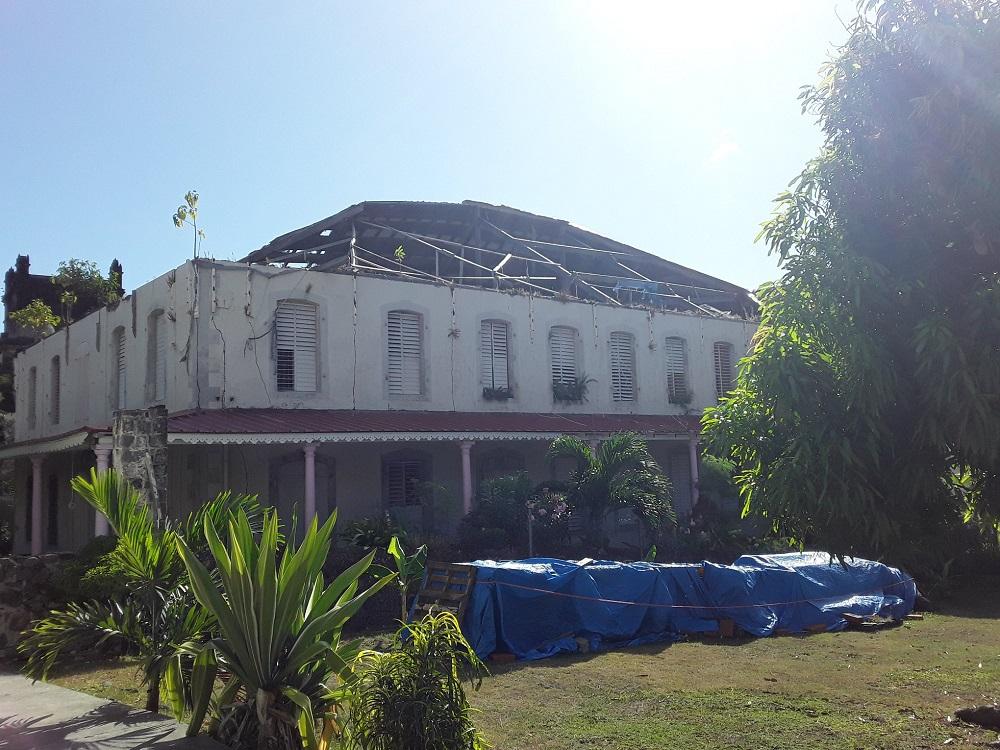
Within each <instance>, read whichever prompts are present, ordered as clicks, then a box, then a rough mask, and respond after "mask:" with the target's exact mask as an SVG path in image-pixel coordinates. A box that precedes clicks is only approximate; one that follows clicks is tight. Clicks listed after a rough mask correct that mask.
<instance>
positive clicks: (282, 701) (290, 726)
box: [177, 509, 394, 750]
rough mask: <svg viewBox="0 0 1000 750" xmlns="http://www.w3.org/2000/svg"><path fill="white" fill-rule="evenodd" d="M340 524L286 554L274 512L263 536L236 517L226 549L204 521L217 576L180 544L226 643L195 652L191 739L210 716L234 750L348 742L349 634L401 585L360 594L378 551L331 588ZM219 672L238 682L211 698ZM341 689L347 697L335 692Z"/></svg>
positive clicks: (385, 580)
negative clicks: (383, 593) (343, 722)
mask: <svg viewBox="0 0 1000 750" xmlns="http://www.w3.org/2000/svg"><path fill="white" fill-rule="evenodd" d="M335 523H336V512H334V513H333V514H332V515H331V516H330V518H329V519H327V521H326V522H325V523H324V524H323V525H322V526H318V525H317V521H316V519H313V521H312V523H311V524H310V525H309V528H308V529H307V530H306V533H305V536H304V537H303V539H302V542H301V543H300V544H297V545H296V544H295V543H294V542H292V543H289V544H288V545H285V546H282V545H281V542H280V537H279V534H278V519H277V515H276V514H275V513H274V511H273V510H271V509H269V510H268V511H267V512H266V513H265V516H264V522H263V528H262V530H261V532H260V534H259V536H258V535H255V533H254V529H253V525H252V523H251V519H250V518H249V517H248V516H247V514H246V513H245V512H244V511H242V510H238V511H237V512H236V513H235V514H232V515H231V517H230V518H229V520H228V523H227V526H228V539H229V541H228V548H227V545H226V544H225V543H224V542H223V540H222V538H220V536H219V532H218V530H217V529H216V519H214V518H213V517H212V516H211V515H206V516H205V517H204V518H203V524H204V525H203V529H204V539H205V543H206V545H207V547H208V548H209V550H210V553H211V557H212V562H213V563H214V565H215V572H214V574H213V572H212V571H210V570H209V568H208V566H206V565H205V564H204V563H203V562H202V561H201V560H200V559H199V556H198V554H197V553H196V551H195V549H194V548H193V547H192V546H191V545H189V544H188V543H187V542H186V540H184V539H181V538H178V539H177V549H178V551H179V554H180V555H181V557H182V558H183V561H184V565H185V567H186V568H187V571H188V574H189V576H190V580H191V586H192V588H193V590H194V594H195V596H196V597H197V600H198V602H199V603H200V604H201V605H202V607H204V609H205V610H206V611H208V612H210V613H211V614H212V616H213V617H214V618H215V619H216V621H217V622H218V630H219V633H220V636H219V637H216V638H211V639H209V640H205V641H203V642H201V643H199V644H195V645H191V646H190V647H189V648H188V649H187V650H188V652H189V653H191V654H192V655H193V656H194V668H193V670H192V679H191V693H192V695H191V697H192V704H193V710H192V715H191V721H190V723H189V726H188V733H189V734H192V735H193V734H197V733H198V731H200V729H201V725H202V722H203V720H204V718H205V715H206V713H207V712H208V711H209V710H210V708H211V709H212V712H213V716H212V723H211V732H212V733H213V734H214V735H215V736H216V737H218V738H219V739H221V740H222V741H223V742H226V743H227V744H229V745H230V746H231V747H255V746H257V747H276V748H296V749H298V748H301V747H302V746H303V745H305V747H306V748H309V750H313V749H314V748H318V747H319V746H320V742H321V740H322V741H323V743H324V744H325V743H326V742H328V740H329V739H330V737H332V736H334V735H335V734H338V733H339V732H340V723H339V722H338V720H337V715H336V711H337V706H338V705H339V704H340V703H341V702H342V701H343V699H344V696H345V692H344V688H343V684H342V683H344V682H346V681H347V680H348V679H349V678H350V662H351V661H352V660H353V658H354V656H355V655H356V653H357V646H356V645H355V644H343V643H341V631H342V629H343V627H344V623H346V622H347V621H348V620H349V619H350V618H351V617H352V616H353V615H354V614H355V613H356V612H357V611H358V609H360V607H361V605H362V604H364V603H365V601H367V600H368V598H369V597H371V596H372V595H373V594H375V593H376V592H377V591H378V590H379V589H381V588H382V587H383V586H385V585H387V584H389V583H391V582H392V580H393V577H394V576H392V575H387V576H383V577H382V578H380V579H379V580H378V581H376V582H375V583H374V584H373V585H372V586H370V587H369V588H367V589H365V590H364V591H363V592H361V593H358V579H359V578H360V576H361V575H362V574H363V573H365V571H366V570H368V568H369V566H370V565H371V562H372V558H373V557H374V555H375V553H374V551H372V552H370V553H368V555H366V556H365V557H363V558H362V559H361V560H359V561H358V562H357V563H355V564H354V565H352V566H350V567H349V568H347V569H346V570H344V571H343V572H342V573H341V574H340V575H338V576H337V577H336V578H335V579H334V580H333V581H332V582H331V583H329V584H327V583H326V582H325V580H324V577H323V572H322V571H323V564H324V562H325V561H326V558H327V555H328V554H329V552H330V546H331V544H332V540H333V529H334V524H335ZM220 670H222V671H224V672H227V673H228V674H229V675H230V676H229V677H228V679H226V682H225V686H224V687H223V688H222V690H221V691H220V693H219V694H218V695H217V696H214V697H213V686H214V684H215V680H216V677H217V676H218V675H219V673H220ZM338 680H339V681H340V682H341V685H340V687H334V688H330V687H328V686H327V685H328V683H330V682H336V681H338ZM213 706H214V708H212V707H213ZM319 724H322V729H321V730H320V731H319V732H317V726H318V725H319Z"/></svg>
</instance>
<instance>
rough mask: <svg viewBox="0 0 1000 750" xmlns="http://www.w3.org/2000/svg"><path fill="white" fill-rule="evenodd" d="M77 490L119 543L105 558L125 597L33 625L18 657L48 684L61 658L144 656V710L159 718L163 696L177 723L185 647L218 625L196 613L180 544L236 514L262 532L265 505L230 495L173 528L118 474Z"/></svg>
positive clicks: (79, 480)
mask: <svg viewBox="0 0 1000 750" xmlns="http://www.w3.org/2000/svg"><path fill="white" fill-rule="evenodd" d="M72 486H73V489H74V490H75V491H76V492H77V494H79V495H80V496H81V497H82V498H83V499H84V500H85V501H86V502H88V503H89V504H90V505H91V506H93V507H94V509H95V510H96V511H97V512H99V513H102V514H104V515H105V516H106V517H107V519H108V523H109V525H110V527H111V529H112V530H113V531H114V532H115V534H116V535H117V536H118V541H117V544H116V546H115V547H114V549H113V550H112V551H111V552H110V553H108V555H106V556H105V557H102V558H101V559H102V560H104V561H105V563H106V564H107V565H108V566H110V567H112V568H113V569H114V570H115V571H118V572H119V573H120V575H121V585H122V588H123V593H121V594H116V595H112V596H110V597H101V598H100V599H95V600H92V601H77V602H71V603H70V604H68V605H67V606H66V607H65V608H61V609H58V610H54V611H53V612H51V613H50V614H49V616H48V617H45V618H43V619H41V620H39V621H37V622H35V623H33V624H32V627H31V629H30V630H29V631H27V634H26V636H25V638H24V639H23V640H22V641H21V642H20V644H18V651H19V652H20V653H21V654H23V655H24V656H25V657H27V662H26V664H25V667H24V671H25V673H26V674H28V675H29V676H30V677H33V678H35V679H44V678H45V677H46V676H47V675H48V673H49V671H50V670H51V669H52V667H53V666H55V664H56V663H57V662H58V661H59V660H61V659H62V658H63V656H64V655H71V654H79V653H90V652H93V651H95V650H98V649H100V648H101V647H104V646H113V647H114V648H116V649H118V650H119V652H124V653H129V654H133V655H135V656H138V657H139V662H140V671H141V673H142V679H143V683H144V684H145V685H146V709H147V710H149V711H159V709H160V694H161V689H165V692H166V697H167V700H168V701H169V703H170V706H171V709H172V710H173V712H174V714H175V715H178V716H179V715H181V714H182V713H183V712H184V710H185V707H186V705H187V703H188V697H189V696H188V691H187V688H186V685H185V683H186V681H187V680H186V676H185V675H186V674H187V673H188V672H189V670H190V666H191V663H190V662H191V660H190V658H189V657H187V656H185V644H186V643H187V642H188V641H190V640H191V639H195V638H198V637H200V636H202V635H203V634H205V633H207V632H210V631H211V630H212V629H213V628H214V619H213V617H212V614H211V613H210V612H207V611H205V610H204V609H202V608H201V607H198V606H196V603H195V600H194V598H193V596H192V594H191V591H190V589H189V587H188V585H187V573H186V571H185V570H184V565H183V563H182V561H181V558H180V556H179V555H178V552H177V540H178V539H179V538H180V537H182V536H183V535H184V534H185V533H186V532H185V529H190V528H194V527H197V526H198V525H199V524H200V523H202V521H203V520H204V519H212V518H219V517H224V516H227V515H229V514H231V513H232V512H233V511H234V510H236V509H239V510H240V512H241V513H242V514H243V515H244V516H245V517H247V518H248V519H252V524H253V526H254V527H259V524H260V519H259V516H260V505H259V503H258V502H257V499H256V497H254V496H245V495H232V494H231V493H228V492H225V493H222V494H220V495H219V496H218V497H216V498H215V499H214V500H211V501H210V502H208V503H206V504H205V505H203V506H201V507H200V508H198V509H197V510H196V511H194V512H193V513H192V514H191V515H190V516H188V518H187V519H186V520H185V521H184V522H183V523H181V524H179V525H174V524H172V523H171V522H170V521H169V520H167V519H157V518H155V517H154V516H153V514H152V512H151V511H150V509H149V506H148V505H146V503H145V501H144V500H143V498H142V496H141V495H140V494H139V492H138V491H137V490H136V489H135V488H134V487H133V486H132V485H131V484H130V483H129V482H128V481H127V480H126V479H125V478H124V477H122V476H121V475H120V474H118V473H117V472H115V471H106V472H102V473H100V474H98V473H97V472H95V471H93V470H91V472H90V479H89V480H87V479H84V477H82V476H80V477H76V478H74V479H73V481H72ZM195 546H196V548H198V549H199V550H200V549H202V546H201V545H198V544H196V545H195Z"/></svg>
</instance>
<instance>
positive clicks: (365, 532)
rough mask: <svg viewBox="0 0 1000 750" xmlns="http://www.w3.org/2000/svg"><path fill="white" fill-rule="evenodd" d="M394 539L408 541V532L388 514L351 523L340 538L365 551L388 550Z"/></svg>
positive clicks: (341, 533)
mask: <svg viewBox="0 0 1000 750" xmlns="http://www.w3.org/2000/svg"><path fill="white" fill-rule="evenodd" d="M393 537H399V539H400V540H401V541H404V542H405V541H406V531H405V530H404V529H403V527H402V526H400V525H399V524H398V523H397V522H396V520H395V519H394V518H393V517H392V516H390V515H389V514H388V513H386V514H385V515H382V516H379V517H378V518H362V519H360V520H358V521H351V522H350V523H349V524H347V525H346V526H345V527H344V530H343V531H342V532H340V538H341V539H343V540H344V541H346V542H348V543H350V544H353V545H354V546H355V547H359V548H361V549H363V550H365V551H368V550H373V549H388V548H389V543H390V542H391V541H392V539H393Z"/></svg>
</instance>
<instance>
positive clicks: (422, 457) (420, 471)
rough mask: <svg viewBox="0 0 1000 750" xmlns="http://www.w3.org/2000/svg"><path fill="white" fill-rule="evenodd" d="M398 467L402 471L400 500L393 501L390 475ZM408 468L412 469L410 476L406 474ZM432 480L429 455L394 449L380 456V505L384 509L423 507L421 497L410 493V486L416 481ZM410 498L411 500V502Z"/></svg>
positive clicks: (431, 466)
mask: <svg viewBox="0 0 1000 750" xmlns="http://www.w3.org/2000/svg"><path fill="white" fill-rule="evenodd" d="M395 467H399V468H401V469H402V471H403V476H402V478H401V481H402V492H403V500H402V502H393V497H392V492H393V488H392V484H393V479H392V477H391V476H390V474H391V473H392V471H393V469H394V468H395ZM408 469H413V470H414V471H413V472H412V476H408V475H407V473H408ZM431 481H433V463H432V461H431V457H430V456H429V455H427V454H425V453H423V452H420V451H396V452H394V453H389V454H386V455H384V456H382V507H383V509H384V510H386V511H390V510H392V509H400V508H420V507H423V505H424V503H423V499H422V498H421V497H419V495H418V494H416V493H413V494H412V495H411V493H410V490H411V487H412V486H413V485H414V484H416V483H417V482H420V483H426V482H431ZM411 499H412V502H411Z"/></svg>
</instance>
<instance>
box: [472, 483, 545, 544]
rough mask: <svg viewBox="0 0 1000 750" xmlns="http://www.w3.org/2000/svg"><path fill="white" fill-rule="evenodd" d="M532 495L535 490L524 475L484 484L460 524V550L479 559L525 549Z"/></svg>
mask: <svg viewBox="0 0 1000 750" xmlns="http://www.w3.org/2000/svg"><path fill="white" fill-rule="evenodd" d="M534 494H535V486H534V484H532V482H531V480H530V479H529V478H528V475H527V473H526V472H523V471H521V472H518V473H517V474H512V475H510V476H506V477H497V478H496V479H488V480H486V481H484V482H483V483H482V484H481V485H480V486H479V494H478V496H477V499H476V507H475V508H474V509H473V510H472V512H471V513H469V514H468V515H466V516H465V517H464V518H463V519H462V521H461V523H460V524H459V527H458V543H459V547H460V548H461V549H462V551H463V552H465V553H467V554H470V555H475V556H478V557H481V556H483V555H484V554H486V553H501V554H510V553H511V552H512V551H513V550H514V549H515V548H524V547H526V545H527V541H528V503H529V502H530V501H531V499H532V497H533V496H534Z"/></svg>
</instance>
